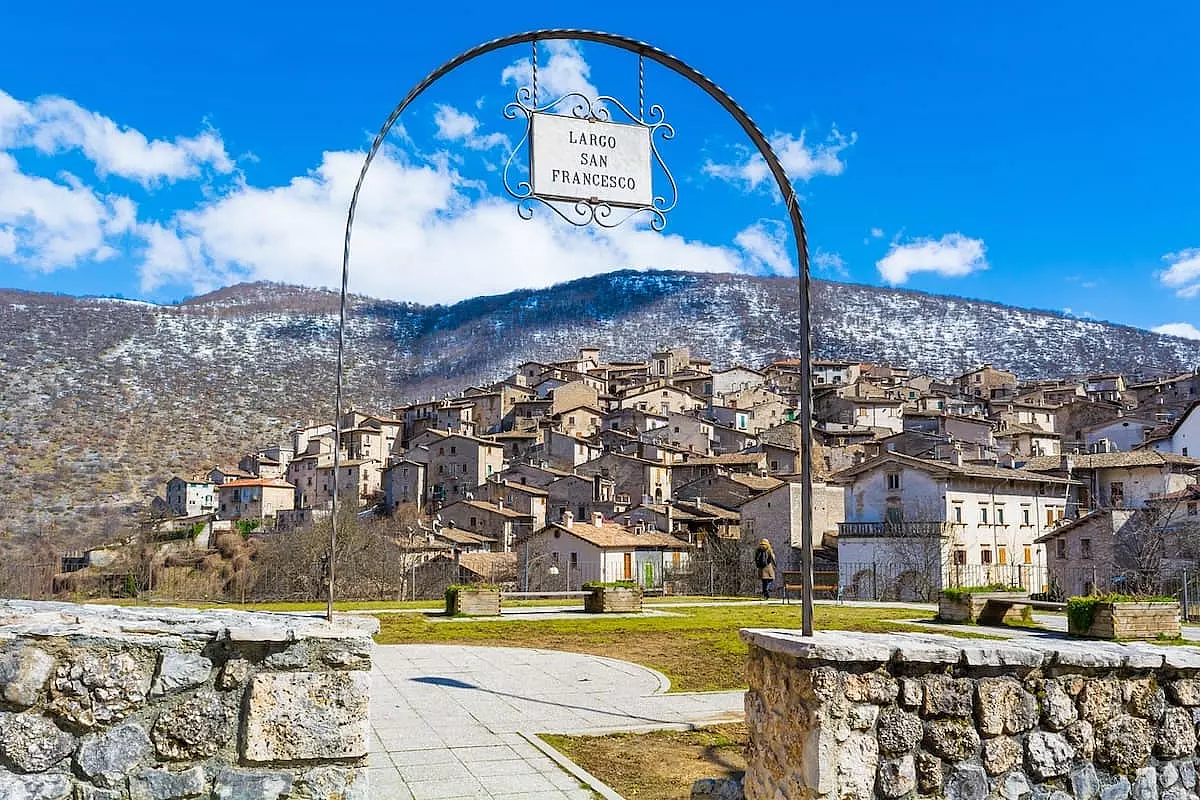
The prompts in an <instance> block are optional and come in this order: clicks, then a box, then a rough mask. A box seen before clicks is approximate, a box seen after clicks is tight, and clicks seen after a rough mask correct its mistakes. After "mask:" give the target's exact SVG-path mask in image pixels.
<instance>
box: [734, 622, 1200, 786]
mask: <svg viewBox="0 0 1200 800" xmlns="http://www.w3.org/2000/svg"><path fill="white" fill-rule="evenodd" d="M742 638H743V639H745V640H746V641H747V642H748V643H749V645H750V655H749V663H748V678H749V684H750V690H749V691H748V692H747V694H746V721H747V724H748V725H749V728H750V739H751V742H750V747H749V752H748V769H747V772H746V778H745V793H746V797H747V798H749V800H768V798H769V799H770V800H789V799H790V798H794V799H796V800H800V799H801V798H803V800H818V799H820V800H825V798H829V799H830V800H833V799H835V798H836V800H843V799H849V800H863V799H864V798H887V799H888V800H900V799H901V798H918V797H930V798H942V797H944V798H947V799H948V800H993V799H997V800H1071V798H1075V799H1076V800H1096V799H1098V800H1125V799H1126V798H1134V799H1135V800H1195V798H1196V797H1197V789H1198V786H1197V758H1196V757H1197V750H1196V744H1197V742H1196V732H1197V723H1198V722H1200V650H1197V649H1195V648H1191V647H1156V646H1153V645H1147V644H1137V645H1120V644H1112V643H1101V642H1071V641H1065V640H1052V639H1032V638H1030V639H1022V640H1019V641H1018V640H1013V641H1010V642H1003V643H1000V642H984V641H979V640H966V639H954V638H951V637H947V636H937V635H922V634H888V635H882V634H881V635H872V634H853V633H844V632H840V631H823V632H818V633H817V634H816V635H815V636H814V637H812V638H808V639H805V638H803V637H800V636H798V635H797V634H796V633H795V632H791V631H767V630H746V631H743V632H742Z"/></svg>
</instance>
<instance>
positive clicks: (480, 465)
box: [426, 434, 504, 503]
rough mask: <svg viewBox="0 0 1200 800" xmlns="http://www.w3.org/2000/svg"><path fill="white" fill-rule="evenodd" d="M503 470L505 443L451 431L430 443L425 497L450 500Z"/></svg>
mask: <svg viewBox="0 0 1200 800" xmlns="http://www.w3.org/2000/svg"><path fill="white" fill-rule="evenodd" d="M503 469H504V446H503V445H501V444H500V443H498V442H494V441H491V440H487V439H478V438H475V437H474V436H464V435H462V434H454V435H451V436H446V437H444V438H442V439H440V440H439V441H437V442H433V443H431V444H430V445H429V465H428V472H427V473H426V475H427V477H426V480H427V485H428V490H427V498H426V499H427V500H428V501H429V502H431V503H432V502H437V503H451V502H454V501H456V500H463V499H466V495H467V493H468V492H470V491H472V490H474V489H475V487H477V486H479V485H480V484H482V483H484V482H486V481H487V480H488V479H489V478H490V477H491V476H492V475H494V474H496V473H498V472H501V471H502V470H503Z"/></svg>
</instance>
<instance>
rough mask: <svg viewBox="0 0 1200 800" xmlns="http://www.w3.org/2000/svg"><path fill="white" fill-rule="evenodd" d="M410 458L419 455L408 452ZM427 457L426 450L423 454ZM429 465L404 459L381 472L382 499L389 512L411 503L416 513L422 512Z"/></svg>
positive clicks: (424, 503)
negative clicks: (414, 506)
mask: <svg viewBox="0 0 1200 800" xmlns="http://www.w3.org/2000/svg"><path fill="white" fill-rule="evenodd" d="M409 455H410V456H412V455H420V454H418V453H413V452H411V451H410V453H409ZM423 455H424V456H425V457H426V458H427V457H428V449H426V450H425V453H424V454H423ZM428 470H429V465H428V464H426V463H425V462H423V461H416V460H414V459H412V458H404V459H402V460H401V461H400V462H399V463H396V464H393V465H391V466H390V467H388V468H387V469H385V470H384V471H383V476H382V483H383V493H384V499H385V502H386V503H387V507H388V509H389V510H392V511H394V510H395V509H396V508H398V507H399V506H401V505H407V504H409V503H413V504H415V505H416V507H417V510H418V511H423V510H424V509H425V505H426V496H427V494H426V490H425V487H426V482H427V480H428Z"/></svg>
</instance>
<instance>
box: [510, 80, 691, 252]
mask: <svg viewBox="0 0 1200 800" xmlns="http://www.w3.org/2000/svg"><path fill="white" fill-rule="evenodd" d="M647 110H648V111H649V114H648V115H643V114H641V113H639V114H634V113H632V112H630V111H629V110H628V109H627V108H626V107H625V106H624V105H622V104H621V102H620V101H619V100H617V99H615V98H613V97H609V96H607V95H602V96H600V97H596V98H589V97H586V96H584V95H582V94H580V93H578V92H570V93H568V94H565V95H563V96H562V97H559V98H557V99H555V100H551V101H550V102H548V103H544V104H538V103H537V102H536V100H535V93H534V91H533V90H532V89H529V88H521V89H519V90H518V91H517V99H516V102H513V103H509V104H508V105H507V106H505V108H504V116H505V117H507V118H508V119H518V118H520V117H524V118H525V121H526V126H525V134H524V136H522V137H521V139H520V141H519V142H518V143H517V146H516V147H515V148H513V151H512V153H511V154H510V155H509V157H508V161H507V162H505V164H504V173H503V180H504V189H505V191H507V192H508V193H509V194H510V195H511V196H512V197H514V198H516V199H517V200H518V201H519V202H518V203H517V213H518V214H519V215H520V216H521V217H522V218H524V219H530V218H532V216H533V209H534V204H535V203H538V204H541V205H543V206H545V207H547V208H549V209H550V210H552V211H553V212H554V213H556V214H558V216H560V217H562V218H563V219H564V220H566V221H567V222H569V223H571V224H572V225H590V224H593V223H594V224H596V225H600V226H602V227H605V228H614V227H616V226H617V225H620V224H621V223H623V222H625V221H626V220H628V219H630V218H632V217H634V216H637V215H645V216H647V217H648V222H649V225H650V227H651V228H652V229H654V230H658V231H661V230H663V228H664V227H665V226H666V224H667V212H669V211H670V210H671V209H673V208H674V207H675V203H676V201H677V200H678V191H677V189H676V187H675V179H674V178H672V177H671V172H670V170H668V169H667V165H666V164H665V163H664V162H663V159H662V155H661V154H660V153H659V152H658V147H657V144H656V141H657V140H667V139H671V138H672V137H674V135H675V130H674V128H672V127H671V126H670V125H669V124H667V122H666V120H665V119H664V118H663V117H664V114H663V110H662V106H658V105H652V106H650V108H649V109H647ZM614 113H616V114H620V115H621V118H622V121H621V122H614V121H613V115H614ZM626 120H628V121H626ZM526 143H528V151H529V168H528V169H529V171H528V179H525V176H524V175H523V174H522V173H523V171H524V170H523V166H522V164H521V161H520V160H519V159H518V153H520V152H521V151H522V149H523V148H525V146H526ZM656 178H660V179H665V181H666V183H667V184H669V191H668V192H664V193H663V194H655V193H654V186H653V183H654V180H655V179H656ZM617 209H620V210H619V211H618V210H617Z"/></svg>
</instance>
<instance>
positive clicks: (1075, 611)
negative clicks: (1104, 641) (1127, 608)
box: [1067, 593, 1175, 631]
mask: <svg viewBox="0 0 1200 800" xmlns="http://www.w3.org/2000/svg"><path fill="white" fill-rule="evenodd" d="M1174 602H1175V598H1174V597H1163V596H1141V597H1139V596H1134V595H1129V594H1115V593H1111V594H1096V595H1089V596H1087V597H1072V598H1071V599H1070V600H1068V601H1067V621H1068V623H1069V624H1070V626H1071V627H1072V628H1074V629H1075V630H1077V631H1086V630H1087V629H1088V628H1090V627H1092V618H1093V617H1094V616H1095V614H1096V604H1097V603H1174Z"/></svg>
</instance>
